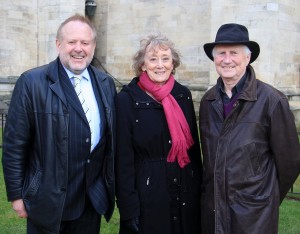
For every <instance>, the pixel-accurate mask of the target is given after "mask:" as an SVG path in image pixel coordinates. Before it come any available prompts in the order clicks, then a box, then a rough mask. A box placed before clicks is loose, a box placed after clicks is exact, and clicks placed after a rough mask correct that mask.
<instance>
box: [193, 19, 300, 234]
mask: <svg viewBox="0 0 300 234" xmlns="http://www.w3.org/2000/svg"><path fill="white" fill-rule="evenodd" d="M204 50H205V53H206V55H207V56H208V57H209V58H210V59H211V60H212V61H214V64H215V67H216V71H217V73H218V74H219V76H220V77H219V79H218V81H217V84H216V85H215V86H214V87H212V88H211V89H210V90H209V91H207V93H206V94H205V95H204V96H203V98H202V100H201V103H200V122H199V125H200V135H201V144H202V150H203V166H204V167H203V168H204V175H203V186H202V198H201V199H202V233H239V234H240V233H251V234H255V233H259V234H260V233H264V234H267V233H278V216H279V205H280V203H281V202H282V200H283V199H284V197H285V195H286V193H287V192H288V190H289V189H290V187H291V186H292V184H293V183H294V181H295V180H296V178H297V176H298V175H299V168H300V145H299V140H298V137H297V132H296V127H295V122H294V117H293V114H292V112H291V111H290V109H289V104H288V99H287V98H286V96H285V95H284V94H282V93H281V92H280V91H278V90H276V89H275V88H273V87H272V86H270V85H268V84H266V83H264V82H262V81H260V80H257V79H256V76H255V72H254V69H253V67H252V66H251V65H249V64H250V63H252V62H254V61H255V60H256V59H257V57H258V55H259V52H260V47H259V45H258V44H257V43H256V42H254V41H250V40H249V36H248V30H247V28H246V27H245V26H243V25H239V24H225V25H222V26H221V27H220V28H219V30H218V32H217V35H216V39H215V42H213V43H207V44H205V45H204Z"/></svg>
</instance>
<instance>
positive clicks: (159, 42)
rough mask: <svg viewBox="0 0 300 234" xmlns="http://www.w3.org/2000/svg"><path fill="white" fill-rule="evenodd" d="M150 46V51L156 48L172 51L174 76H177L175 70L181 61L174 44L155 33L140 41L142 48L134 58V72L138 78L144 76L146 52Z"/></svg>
mask: <svg viewBox="0 0 300 234" xmlns="http://www.w3.org/2000/svg"><path fill="white" fill-rule="evenodd" d="M148 46H150V49H154V48H155V47H157V46H158V47H159V48H161V49H164V50H167V49H170V50H171V53H172V60H173V66H174V68H173V71H172V74H175V68H177V67H178V66H179V65H180V63H181V61H180V54H179V52H178V51H177V50H176V49H175V48H174V43H173V42H172V41H170V40H169V39H168V38H167V37H166V36H164V35H162V34H160V33H153V34H149V35H147V36H146V37H145V38H144V39H142V40H141V41H140V48H139V50H138V51H137V52H136V53H135V55H134V56H133V65H132V67H133V70H134V72H135V74H136V75H137V76H139V75H141V74H142V72H143V71H142V66H143V65H144V57H145V54H146V50H147V48H148Z"/></svg>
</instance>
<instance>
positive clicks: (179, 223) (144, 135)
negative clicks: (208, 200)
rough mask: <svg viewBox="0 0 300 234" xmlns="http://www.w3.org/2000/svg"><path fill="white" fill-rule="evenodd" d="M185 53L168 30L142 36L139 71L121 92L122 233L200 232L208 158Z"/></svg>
mask: <svg viewBox="0 0 300 234" xmlns="http://www.w3.org/2000/svg"><path fill="white" fill-rule="evenodd" d="M179 65H180V57H179V54H178V52H177V51H176V50H175V48H174V45H173V43H172V42H171V41H170V40H168V38H166V37H165V36H163V35H161V34H157V35H149V36H147V37H146V38H145V39H143V40H142V41H141V44H140V49H139V50H138V52H137V53H136V54H135V56H134V64H133V68H134V71H135V73H136V76H137V77H135V78H133V80H132V81H131V82H130V83H129V84H128V85H126V86H124V87H123V89H122V90H121V91H120V93H119V94H118V96H117V117H118V118H117V157H116V195H117V205H118V208H119V212H120V219H121V220H120V234H127V233H128V234H130V233H139V234H199V233H200V213H201V212H200V185H201V177H202V162H201V154H200V146H199V138H198V131H197V123H196V117H195V111H194V106H193V100H192V96H191V93H190V91H189V90H188V89H187V88H186V87H184V86H182V85H181V84H179V83H178V82H177V81H175V79H174V76H173V75H174V73H175V68H177V67H178V66H179Z"/></svg>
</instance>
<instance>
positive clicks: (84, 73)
mask: <svg viewBox="0 0 300 234" xmlns="http://www.w3.org/2000/svg"><path fill="white" fill-rule="evenodd" d="M64 69H65V70H66V72H67V75H68V77H69V79H70V81H71V83H73V79H72V78H73V76H74V75H75V74H74V73H73V72H71V71H69V70H68V69H67V68H66V67H64ZM79 75H81V76H82V77H83V78H84V79H86V80H87V81H88V82H90V74H89V72H88V70H87V68H86V69H84V71H83V72H82V73H81V74H79Z"/></svg>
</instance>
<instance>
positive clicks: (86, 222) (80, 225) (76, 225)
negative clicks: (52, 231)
mask: <svg viewBox="0 0 300 234" xmlns="http://www.w3.org/2000/svg"><path fill="white" fill-rule="evenodd" d="M100 224H101V215H99V214H98V213H97V212H96V211H95V209H94V207H93V206H92V204H91V202H90V200H89V199H86V204H85V208H84V210H83V213H82V214H81V216H80V217H79V218H78V219H75V220H70V221H62V222H61V225H60V231H59V234H83V233H88V234H99V233H100ZM40 233H41V231H40V230H39V228H38V227H36V226H35V225H34V224H33V223H32V222H30V220H29V219H28V220H27V234H40Z"/></svg>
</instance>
